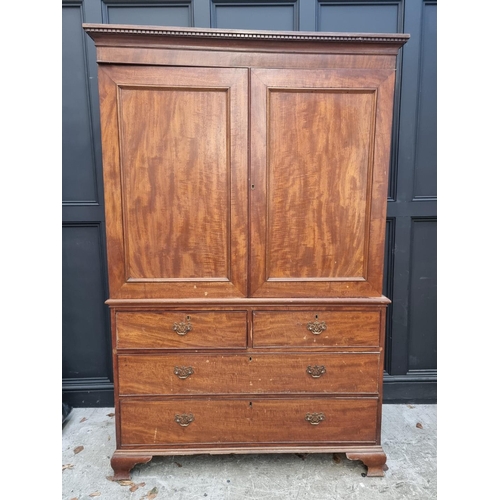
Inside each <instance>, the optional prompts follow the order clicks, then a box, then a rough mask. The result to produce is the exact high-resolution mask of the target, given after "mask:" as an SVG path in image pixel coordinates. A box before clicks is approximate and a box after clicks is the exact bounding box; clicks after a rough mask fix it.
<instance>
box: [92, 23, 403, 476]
mask: <svg viewBox="0 0 500 500" xmlns="http://www.w3.org/2000/svg"><path fill="white" fill-rule="evenodd" d="M84 29H85V30H86V32H87V33H88V34H89V35H90V36H91V37H92V38H93V40H94V41H95V44H96V47H97V59H98V63H99V73H98V78H99V93H100V109H101V129H102V144H103V164H104V186H105V203H106V237H107V251H108V268H109V294H110V297H109V300H108V301H107V304H108V305H109V306H110V308H111V315H112V333H113V356H114V382H115V406H116V426H117V427H116V440H117V443H116V445H117V449H116V452H115V454H114V455H113V458H112V460H111V465H112V467H113V469H114V471H115V476H114V477H115V479H123V478H127V477H129V473H130V470H131V468H132V467H133V466H134V465H135V464H136V463H144V462H147V461H148V460H150V459H151V457H152V456H153V455H176V454H193V453H276V452H308V453H312V452H345V453H347V456H348V457H349V458H352V459H359V460H363V461H364V463H365V464H366V465H367V467H368V475H383V466H384V464H385V460H386V457H385V454H384V452H383V450H382V447H381V446H380V428H381V404H382V373H383V361H382V360H383V350H384V324H385V310H386V306H387V304H388V302H389V301H388V299H387V298H385V297H384V296H382V275H383V246H384V236H385V235H384V231H385V226H386V221H385V217H386V200H387V178H388V168H389V152H390V140H391V126H392V109H393V98H394V76H395V75H394V73H395V63H396V56H397V53H398V50H399V48H400V47H401V46H402V45H403V44H404V43H405V41H406V40H407V39H408V36H407V35H374V34H361V35H358V34H352V35H351V34H335V33H307V32H290V33H286V32H264V31H262V32H250V31H229V30H212V29H194V28H187V29H184V28H161V27H133V26H114V25H84Z"/></svg>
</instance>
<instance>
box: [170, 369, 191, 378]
mask: <svg viewBox="0 0 500 500" xmlns="http://www.w3.org/2000/svg"><path fill="white" fill-rule="evenodd" d="M193 373H194V370H193V367H192V366H176V367H175V368H174V374H175V375H177V376H178V377H179V378H180V379H185V378H188V377H190V376H191V375H192V374H193Z"/></svg>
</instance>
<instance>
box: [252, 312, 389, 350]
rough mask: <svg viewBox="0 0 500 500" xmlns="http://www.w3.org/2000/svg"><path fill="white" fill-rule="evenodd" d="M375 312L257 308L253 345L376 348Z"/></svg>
mask: <svg viewBox="0 0 500 500" xmlns="http://www.w3.org/2000/svg"><path fill="white" fill-rule="evenodd" d="M380 314H381V313H380V310H376V311H319V312H318V311H286V312H283V311H256V312H254V313H253V346H254V347H300V346H303V347H333V346H342V347H348V346H351V347H354V346H364V347H375V346H378V345H379V338H380Z"/></svg>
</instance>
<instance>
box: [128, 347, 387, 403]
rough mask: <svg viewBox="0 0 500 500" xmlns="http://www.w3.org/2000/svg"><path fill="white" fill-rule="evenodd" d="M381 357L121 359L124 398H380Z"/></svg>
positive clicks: (170, 356) (178, 356)
mask: <svg viewBox="0 0 500 500" xmlns="http://www.w3.org/2000/svg"><path fill="white" fill-rule="evenodd" d="M379 360H380V355H379V354H378V353H335V354H332V353H319V354H318V353H312V354H309V353H308V354H306V353H300V354H296V353H293V354H292V353H290V354H283V353H281V354H280V353H271V354H253V353H251V354H248V355H244V354H224V355H220V354H189V353H187V354H166V355H147V356H146V355H120V356H118V372H119V374H120V379H119V390H120V395H162V394H165V395H174V394H178V395H183V394H186V395H189V394H193V395H195V394H236V393H239V394H260V393H376V392H377V391H378V379H379Z"/></svg>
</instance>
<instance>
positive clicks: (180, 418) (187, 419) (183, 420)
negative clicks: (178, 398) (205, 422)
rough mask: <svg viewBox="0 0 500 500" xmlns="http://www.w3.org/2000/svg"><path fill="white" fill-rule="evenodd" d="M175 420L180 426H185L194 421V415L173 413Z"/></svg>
mask: <svg viewBox="0 0 500 500" xmlns="http://www.w3.org/2000/svg"><path fill="white" fill-rule="evenodd" d="M175 421H176V422H177V423H178V424H179V425H180V426H181V427H187V426H188V425H189V424H190V423H191V422H193V421H194V415H193V414H192V413H182V414H181V415H175Z"/></svg>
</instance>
